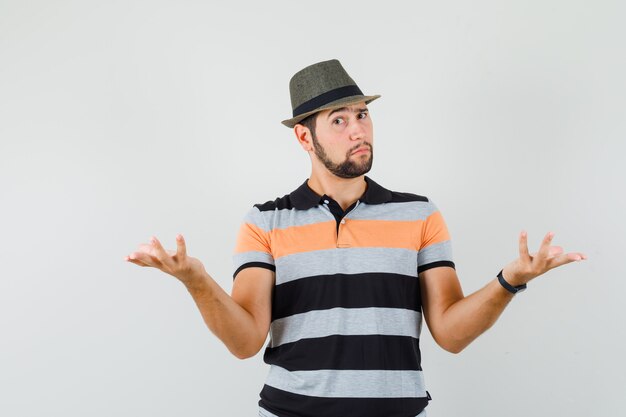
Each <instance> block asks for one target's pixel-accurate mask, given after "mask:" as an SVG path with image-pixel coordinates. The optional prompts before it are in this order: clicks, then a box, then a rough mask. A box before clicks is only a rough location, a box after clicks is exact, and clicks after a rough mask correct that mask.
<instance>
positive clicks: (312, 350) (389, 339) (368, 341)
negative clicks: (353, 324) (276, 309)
mask: <svg viewBox="0 0 626 417" xmlns="http://www.w3.org/2000/svg"><path fill="white" fill-rule="evenodd" d="M263 360H264V361H265V362H266V363H268V364H270V365H278V366H280V367H281V368H285V369H287V370H289V371H313V370H319V369H357V370H373V369H384V370H409V371H421V370H422V367H421V362H420V361H421V355H420V351H419V339H416V338H414V337H411V336H389V335H358V336H344V335H333V336H326V337H317V338H308V339H300V340H298V341H295V342H291V343H286V344H284V345H280V346H277V347H275V348H270V347H268V348H266V349H265V354H264V355H263Z"/></svg>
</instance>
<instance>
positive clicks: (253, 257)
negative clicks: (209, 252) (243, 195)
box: [233, 206, 276, 279]
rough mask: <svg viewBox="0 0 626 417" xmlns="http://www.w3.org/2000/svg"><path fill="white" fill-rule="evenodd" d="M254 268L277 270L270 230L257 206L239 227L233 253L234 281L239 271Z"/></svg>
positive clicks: (247, 214) (248, 213)
mask: <svg viewBox="0 0 626 417" xmlns="http://www.w3.org/2000/svg"><path fill="white" fill-rule="evenodd" d="M252 266H256V267H261V268H266V269H269V270H272V271H275V270H276V266H275V264H274V257H273V256H272V250H271V246H270V235H269V230H268V229H267V228H266V225H265V219H264V218H263V214H262V212H261V211H260V210H259V208H257V207H256V206H254V207H252V208H251V209H250V210H249V211H248V212H247V213H246V215H245V216H244V218H243V221H242V223H241V225H240V226H239V232H238V234H237V241H236V243H235V249H234V251H233V271H234V272H233V279H235V277H236V276H237V274H238V273H239V271H241V270H242V269H244V268H248V267H252Z"/></svg>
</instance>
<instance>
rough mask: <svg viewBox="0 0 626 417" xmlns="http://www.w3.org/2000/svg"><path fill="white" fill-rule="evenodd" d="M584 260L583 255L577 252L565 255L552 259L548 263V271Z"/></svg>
mask: <svg viewBox="0 0 626 417" xmlns="http://www.w3.org/2000/svg"><path fill="white" fill-rule="evenodd" d="M581 260H583V254H582V253H577V252H570V253H563V254H561V255H558V256H556V257H555V258H554V259H551V260H550V262H549V263H548V269H552V268H556V267H558V266H561V265H565V264H568V263H570V262H576V261H581Z"/></svg>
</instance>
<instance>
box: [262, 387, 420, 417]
mask: <svg viewBox="0 0 626 417" xmlns="http://www.w3.org/2000/svg"><path fill="white" fill-rule="evenodd" d="M259 405H260V406H261V407H263V408H264V409H266V410H267V411H269V412H271V413H273V414H276V415H277V416H279V417H320V416H323V417H381V416H384V417H414V416H416V415H418V414H419V413H420V412H422V410H423V409H424V408H426V406H427V405H428V397H423V398H325V397H310V396H307V395H300V394H293V393H291V392H287V391H283V390H280V389H277V388H274V387H271V386H269V385H264V386H263V389H262V390H261V399H260V400H259Z"/></svg>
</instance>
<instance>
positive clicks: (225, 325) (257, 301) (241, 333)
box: [185, 267, 275, 359]
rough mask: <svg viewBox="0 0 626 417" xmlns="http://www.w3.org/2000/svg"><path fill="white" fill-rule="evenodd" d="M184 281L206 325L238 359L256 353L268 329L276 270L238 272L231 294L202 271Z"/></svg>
mask: <svg viewBox="0 0 626 417" xmlns="http://www.w3.org/2000/svg"><path fill="white" fill-rule="evenodd" d="M199 273H200V274H201V276H199V277H195V279H192V280H189V283H187V284H185V286H186V288H187V290H188V291H189V293H190V294H191V296H192V297H193V299H194V301H195V302H196V305H197V306H198V309H199V310H200V313H201V314H202V318H203V319H204V322H205V323H206V325H207V327H208V328H209V329H210V330H211V332H213V334H215V335H216V336H217V337H218V338H219V339H220V340H221V341H222V342H223V343H224V344H225V345H226V347H227V348H228V350H229V351H230V352H231V353H232V354H233V355H235V356H236V357H237V358H239V359H245V358H249V357H252V356H254V355H256V354H257V353H258V352H259V350H261V348H262V347H263V344H264V343H265V340H266V338H267V334H268V332H269V327H270V322H271V314H272V290H273V287H274V279H275V272H274V271H271V270H269V269H266V268H259V267H248V268H244V269H242V270H241V271H239V273H238V274H237V277H236V279H235V281H234V283H233V290H232V295H228V294H227V293H226V292H225V291H224V290H223V289H222V287H220V286H219V284H217V282H215V280H214V279H213V278H211V276H210V275H209V274H208V273H207V272H206V271H204V270H202V271H199Z"/></svg>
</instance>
